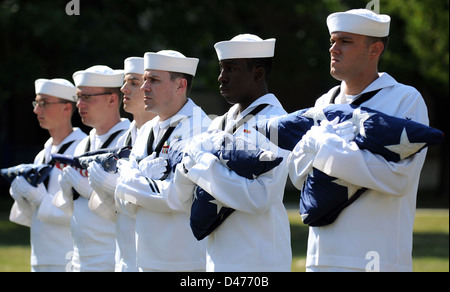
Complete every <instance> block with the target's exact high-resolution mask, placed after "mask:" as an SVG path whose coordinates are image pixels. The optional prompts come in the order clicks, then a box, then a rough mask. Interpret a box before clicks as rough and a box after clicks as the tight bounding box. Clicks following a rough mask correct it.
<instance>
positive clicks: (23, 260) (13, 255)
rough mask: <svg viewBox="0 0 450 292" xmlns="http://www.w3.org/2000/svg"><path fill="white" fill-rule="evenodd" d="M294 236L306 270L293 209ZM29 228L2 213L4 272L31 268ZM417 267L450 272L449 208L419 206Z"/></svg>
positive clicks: (299, 266)
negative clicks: (15, 222) (424, 207)
mask: <svg viewBox="0 0 450 292" xmlns="http://www.w3.org/2000/svg"><path fill="white" fill-rule="evenodd" d="M289 218H290V222H291V237H292V252H293V260H292V271H294V272H301V271H304V270H305V254H306V242H307V236H308V228H307V227H306V226H305V225H304V224H303V223H302V222H301V219H300V216H299V215H298V213H297V212H296V211H290V212H289ZM29 258H30V245H29V229H28V228H26V227H22V226H19V225H16V224H14V223H11V222H9V221H8V213H6V212H2V213H0V272H27V271H30V264H29ZM413 265H414V266H413V270H414V271H415V272H448V271H449V211H448V210H432V209H419V210H418V211H417V214H416V221H415V225H414V248H413Z"/></svg>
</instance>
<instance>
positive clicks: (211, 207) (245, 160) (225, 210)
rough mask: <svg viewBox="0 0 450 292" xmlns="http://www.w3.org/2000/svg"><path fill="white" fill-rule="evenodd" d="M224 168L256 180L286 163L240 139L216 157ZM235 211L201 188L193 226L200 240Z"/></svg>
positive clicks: (191, 219) (217, 153)
mask: <svg viewBox="0 0 450 292" xmlns="http://www.w3.org/2000/svg"><path fill="white" fill-rule="evenodd" d="M213 154H214V155H215V156H216V157H218V158H219V161H220V162H221V164H223V165H225V166H227V167H228V168H229V169H230V170H232V171H234V172H235V173H237V174H238V175H240V176H243V177H246V178H248V179H255V178H256V177H258V176H259V175H261V174H263V173H265V172H267V171H269V170H271V169H273V168H274V167H276V166H278V165H279V164H280V163H281V161H282V160H283V158H282V157H277V156H276V155H275V154H273V153H272V152H269V151H264V150H262V149H259V148H257V147H256V146H254V145H251V143H250V142H248V141H246V140H244V139H241V138H236V139H235V140H233V141H230V142H229V143H228V144H226V145H223V146H222V147H221V149H219V150H218V151H216V152H214V153H213ZM233 212H234V209H232V208H229V207H227V206H224V205H223V204H222V203H221V202H219V201H217V200H216V199H215V198H214V197H213V196H211V195H210V194H209V193H207V192H206V191H205V190H203V189H202V188H201V187H199V186H197V187H196V189H195V194H194V201H193V202H192V207H191V216H190V226H191V229H192V232H193V233H194V236H195V238H197V240H202V239H203V238H205V237H206V236H208V235H209V234H210V233H211V232H213V231H214V230H215V229H216V228H217V227H218V226H220V224H222V223H223V222H224V221H225V219H226V218H228V216H230V215H231V214H232V213H233Z"/></svg>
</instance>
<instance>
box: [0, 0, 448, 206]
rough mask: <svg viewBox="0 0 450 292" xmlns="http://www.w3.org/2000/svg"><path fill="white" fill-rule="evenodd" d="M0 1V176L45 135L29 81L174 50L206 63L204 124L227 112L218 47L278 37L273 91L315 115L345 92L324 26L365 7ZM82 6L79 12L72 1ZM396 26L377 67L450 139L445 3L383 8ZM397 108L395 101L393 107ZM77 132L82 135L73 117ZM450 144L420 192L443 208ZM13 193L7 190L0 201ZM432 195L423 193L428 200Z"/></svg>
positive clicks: (431, 160)
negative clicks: (333, 16) (410, 89)
mask: <svg viewBox="0 0 450 292" xmlns="http://www.w3.org/2000/svg"><path fill="white" fill-rule="evenodd" d="M69 2H70V1H69V0H40V1H30V0H28V1H26V0H0V37H1V39H0V43H1V46H0V66H1V67H0V74H1V75H0V76H1V78H0V168H3V167H9V166H13V165H16V164H19V163H29V162H31V161H32V159H33V158H34V156H35V155H36V154H37V152H38V151H39V150H40V149H41V148H42V145H43V143H44V142H45V141H46V140H47V139H48V137H49V136H48V132H47V131H45V130H42V129H41V128H40V127H39V125H38V123H37V121H36V117H35V115H34V113H33V112H32V107H31V101H32V100H33V99H34V97H35V94H34V81H35V80H36V79H38V78H49V79H51V78H66V79H68V80H71V81H72V74H73V73H74V72H75V71H77V70H83V69H86V68H88V67H90V66H93V65H97V64H101V65H108V66H110V67H112V68H113V69H120V68H122V67H123V60H124V59H125V58H127V57H130V56H143V55H144V53H145V52H148V51H154V52H156V51H158V50H161V49H174V50H178V51H180V52H182V53H184V54H185V55H186V56H189V57H197V58H199V59H200V63H199V67H198V70H197V76H196V78H195V82H194V88H193V91H192V94H191V95H192V98H193V99H194V101H195V102H197V103H198V104H199V105H200V106H202V108H203V109H204V110H205V111H206V112H207V113H208V114H222V113H224V112H225V111H226V110H227V108H228V107H229V105H227V104H226V103H225V102H224V101H223V98H222V97H221V96H220V95H219V94H218V82H217V76H218V72H219V67H218V61H217V56H216V54H215V51H214V48H213V45H214V44H215V43H216V42H218V41H222V40H228V39H231V38H232V37H234V36H235V35H237V34H240V33H253V34H257V35H259V36H260V37H261V38H263V39H266V38H272V37H274V38H276V39H277V43H276V50H275V61H274V69H273V73H272V75H271V79H270V88H269V89H270V91H271V92H273V93H274V94H275V95H276V96H277V97H278V98H279V99H280V100H281V102H282V103H283V105H284V106H285V108H286V110H287V111H288V112H292V111H294V110H297V109H300V108H305V107H309V106H312V105H313V103H314V100H315V99H316V98H318V97H319V96H320V95H322V94H323V93H325V92H326V91H328V89H329V88H331V87H332V86H334V85H337V84H338V82H337V81H336V80H334V79H333V78H332V77H331V76H330V74H329V52H328V49H329V34H328V30H327V27H326V23H325V20H326V17H327V16H328V15H329V14H330V13H333V12H337V11H345V10H348V9H353V8H364V7H366V5H367V4H368V3H369V1H368V0H367V1H361V0H320V1H317V0H245V1H238V0H227V1H218V0H207V1H200V0H189V1H187V0H128V1H117V0H115V1H112V0H96V1H92V0H91V1H87V0H79V1H78V2H79V4H80V15H72V16H69V15H67V14H66V5H67V4H68V3H69ZM75 2H76V1H75ZM378 3H379V4H380V5H379V8H380V13H383V14H389V15H390V16H391V17H392V23H391V33H390V44H389V47H388V49H387V52H386V54H385V56H384V57H383V60H382V62H381V64H380V68H379V70H380V71H381V72H388V73H389V74H391V75H392V76H393V77H394V78H396V79H397V81H399V82H401V83H405V84H408V85H412V86H414V87H416V88H417V89H418V90H419V91H420V92H421V93H422V95H423V97H424V99H425V101H426V103H427V105H428V108H429V115H430V124H431V126H434V127H436V128H439V129H441V130H443V131H444V132H445V133H448V125H449V118H448V116H449V115H448V114H447V112H446V108H445V106H446V105H447V104H448V102H449V84H448V83H449V67H448V66H449V1H448V0H429V1H421V0H408V1H406V0H395V1H394V0H379V1H378ZM393 98H395V97H393ZM74 125H75V126H79V127H82V129H83V130H85V131H88V130H89V129H88V128H86V127H84V126H82V124H81V122H80V119H79V117H78V115H77V114H75V116H74ZM448 152H449V151H448V141H446V142H445V144H442V145H439V146H434V147H431V148H430V150H429V154H428V159H427V164H426V167H425V169H424V171H423V176H424V177H425V178H424V179H423V181H424V182H423V183H421V188H427V189H429V190H431V192H430V193H429V195H431V196H435V197H437V198H440V199H443V200H444V201H446V202H447V203H445V204H447V207H448V175H449V174H448V161H449V157H448ZM8 187H9V186H8V185H6V184H5V182H4V181H3V180H2V181H1V182H0V194H1V195H6V193H7V192H8ZM427 195H428V193H427Z"/></svg>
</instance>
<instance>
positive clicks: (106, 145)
mask: <svg viewBox="0 0 450 292" xmlns="http://www.w3.org/2000/svg"><path fill="white" fill-rule="evenodd" d="M122 131H123V130H119V131H117V132H114V133H112V134H111V135H110V136H109V137H108V139H107V140H106V141H105V143H103V144H102V146H100V148H99V149H105V148H108V146H109V144H111V142H112V141H113V140H114V139H115V138H116V137H117V135H119V134H120V132H122ZM89 150H91V137H88V142H87V143H86V148H85V151H84V152H88V151H89ZM72 192H73V200H74V201H75V200H76V199H78V198H79V197H80V194H79V193H78V192H77V191H76V190H75V189H74V188H72Z"/></svg>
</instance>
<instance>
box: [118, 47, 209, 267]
mask: <svg viewBox="0 0 450 292" xmlns="http://www.w3.org/2000/svg"><path fill="white" fill-rule="evenodd" d="M144 61H145V62H144V63H145V74H144V85H143V86H142V89H143V91H144V93H145V105H146V110H148V111H151V112H153V113H155V114H157V115H158V117H156V118H155V119H154V120H152V121H151V122H149V123H147V124H146V125H145V129H144V131H145V132H147V133H148V135H141V136H140V137H139V138H138V141H137V142H136V147H135V148H133V151H132V155H131V159H130V161H128V162H127V161H122V160H120V161H119V171H120V175H121V176H120V178H119V181H118V184H117V188H116V196H117V197H118V198H120V199H122V200H125V201H128V202H131V203H133V204H135V205H136V206H137V213H136V256H137V265H138V267H139V270H140V271H202V270H203V271H204V270H205V248H204V243H203V242H198V241H197V240H196V239H195V237H194V236H193V234H192V232H191V229H190V227H189V213H188V212H187V211H186V210H185V209H184V208H183V207H182V206H181V205H180V204H179V202H178V196H177V195H176V194H177V193H179V192H182V193H189V194H190V195H192V193H193V191H194V185H193V184H192V183H191V182H190V181H188V182H189V184H188V185H187V187H186V185H184V182H185V181H186V178H184V177H180V178H177V177H175V176H174V172H173V170H172V168H173V167H175V163H176V162H178V161H173V160H171V159H170V157H171V155H172V156H173V155H175V154H176V153H181V152H180V151H181V150H182V149H183V148H184V145H185V143H186V142H187V141H188V140H190V139H191V138H192V137H193V136H195V135H197V134H199V133H201V132H202V131H204V130H206V129H207V127H208V126H209V124H210V119H209V118H208V117H207V116H206V114H205V113H204V112H203V111H202V109H201V108H200V107H198V106H197V105H196V104H195V103H194V102H193V101H192V100H191V99H190V98H188V95H189V91H190V88H191V85H192V80H193V77H194V76H195V73H196V70H197V64H198V59H196V58H187V57H185V56H184V55H183V54H181V53H179V52H177V51H170V50H164V51H160V52H157V53H150V52H149V53H146V54H145V55H144ZM149 155H150V156H149ZM166 176H167V177H166Z"/></svg>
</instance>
